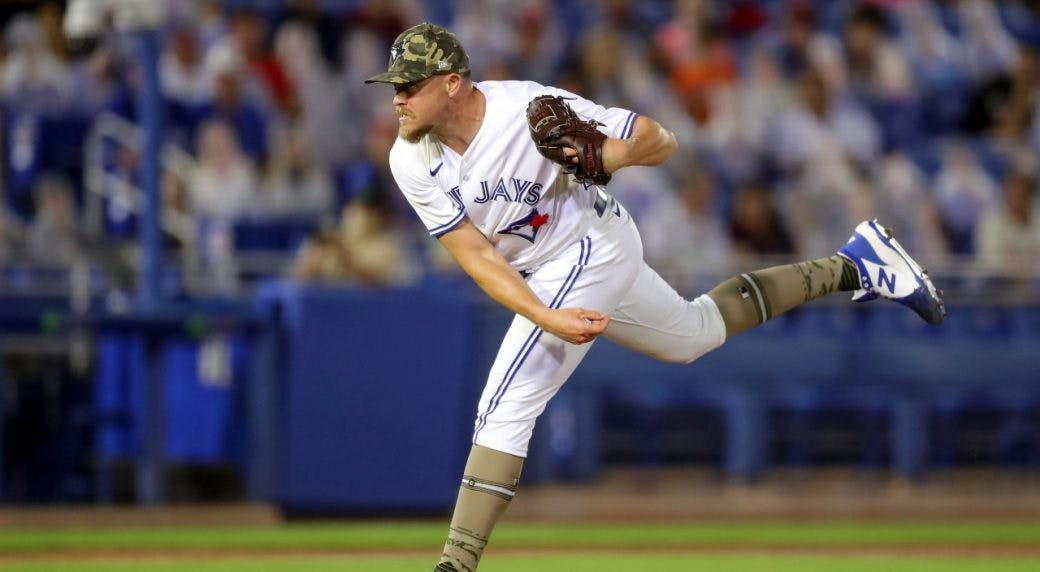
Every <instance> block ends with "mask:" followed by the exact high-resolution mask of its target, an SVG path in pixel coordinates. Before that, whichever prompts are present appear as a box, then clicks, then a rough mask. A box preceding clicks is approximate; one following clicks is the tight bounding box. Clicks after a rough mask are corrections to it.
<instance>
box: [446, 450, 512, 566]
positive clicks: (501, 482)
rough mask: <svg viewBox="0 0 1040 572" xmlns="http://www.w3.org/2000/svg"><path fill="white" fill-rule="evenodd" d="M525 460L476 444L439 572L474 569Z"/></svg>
mask: <svg viewBox="0 0 1040 572" xmlns="http://www.w3.org/2000/svg"><path fill="white" fill-rule="evenodd" d="M523 463H524V460H523V458H521V457H516V456H514V455H510V454H508V453H503V452H501V451H495V450H494V449H488V448H487V447H481V446H480V445H473V448H472V449H471V450H470V453H469V460H468V461H467V462H466V470H465V473H464V475H463V477H462V486H461V487H460V488H459V498H458V500H457V501H456V502H455V512H454V513H453V514H452V517H451V527H450V528H449V529H448V539H447V541H446V542H445V543H444V552H443V553H442V554H441V561H440V564H438V565H437V568H436V569H435V572H474V571H475V570H476V569H477V564H478V563H479V562H480V556H481V554H483V553H484V547H485V546H487V543H488V539H489V538H490V537H491V530H492V529H493V528H494V527H495V523H496V522H498V519H499V517H501V516H502V514H503V513H504V512H505V510H506V508H507V507H508V506H509V501H511V500H512V499H513V494H514V493H515V492H516V485H517V482H518V481H519V479H520V469H521V467H523Z"/></svg>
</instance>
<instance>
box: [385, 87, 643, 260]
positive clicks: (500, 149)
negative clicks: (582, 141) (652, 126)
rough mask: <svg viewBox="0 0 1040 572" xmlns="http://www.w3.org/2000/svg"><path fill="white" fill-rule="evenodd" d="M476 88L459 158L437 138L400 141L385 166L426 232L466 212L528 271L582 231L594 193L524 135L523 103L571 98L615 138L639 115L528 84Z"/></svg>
mask: <svg viewBox="0 0 1040 572" xmlns="http://www.w3.org/2000/svg"><path fill="white" fill-rule="evenodd" d="M476 86H477V89H479V90H480V91H481V92H482V93H483V94H484V96H485V98H486V100H487V107H486V109H485V112H484V120H483V122H482V123H481V126H480V129H479V130H478V131H477V135H476V136H475V137H474V138H473V141H472V142H471V143H470V145H469V147H468V148H467V149H466V152H465V153H464V154H463V155H461V156H460V155H459V154H458V153H456V152H455V151H453V150H452V149H450V148H449V147H448V146H446V145H443V144H442V143H441V142H440V141H438V140H437V138H436V136H432V135H427V136H425V137H423V138H422V139H421V140H420V141H419V142H418V143H409V142H407V141H405V140H404V139H401V138H398V139H397V142H396V143H395V144H394V147H393V149H392V150H391V151H390V168H391V170H392V171H393V174H394V179H395V180H396V181H397V185H398V186H399V187H400V188H401V191H402V192H403V193H404V195H405V197H407V199H408V201H409V202H410V203H411V205H412V207H413V208H414V209H415V212H416V213H418V215H419V218H420V219H421V220H422V222H423V223H424V224H425V225H426V228H427V229H428V230H429V231H430V234H432V235H433V236H440V235H441V234H444V233H446V232H448V231H450V230H451V229H453V228H455V227H456V226H457V225H458V224H459V223H460V222H462V220H463V218H464V217H465V216H469V219H470V221H472V222H473V224H474V225H475V226H476V227H477V228H478V229H480V231H481V232H482V233H484V235H485V236H486V237H487V238H488V240H490V241H491V243H492V244H493V245H495V248H496V249H497V250H498V252H499V253H501V254H502V256H503V257H505V259H506V260H507V261H509V262H510V263H511V264H512V265H513V267H514V268H516V269H517V270H520V271H527V270H532V269H534V268H537V267H539V266H540V265H542V264H543V263H545V262H546V261H547V260H549V259H551V258H552V257H554V256H555V255H557V254H558V253H560V252H562V251H563V249H565V248H566V247H568V246H570V245H571V244H573V243H574V241H575V240H577V239H580V238H581V236H583V233H584V229H586V228H587V227H588V221H587V220H585V219H587V218H588V217H589V214H588V213H589V210H590V208H591V207H592V205H593V203H594V202H595V200H596V197H597V190H596V188H595V187H592V186H590V187H586V186H585V185H583V184H581V183H578V182H577V181H575V180H574V178H573V177H571V176H570V175H567V174H565V173H563V172H562V170H561V167H560V166H559V165H557V164H555V163H553V162H552V161H549V160H548V159H546V158H545V157H543V156H542V155H541V154H540V153H539V152H538V149H537V148H536V147H535V144H534V141H532V139H531V136H530V134H529V132H528V126H527V113H526V110H527V104H528V102H530V101H531V100H532V99H534V98H535V97H536V96H539V95H544V94H549V95H561V96H564V97H567V98H571V99H570V100H569V101H568V103H569V104H570V106H571V107H572V108H573V109H574V111H575V113H577V114H578V115H579V116H580V117H581V118H582V119H593V120H596V121H598V122H600V123H602V124H604V125H603V126H602V127H600V130H601V131H603V132H604V133H606V134H607V135H608V136H610V137H615V138H626V137H628V136H629V135H630V134H631V131H632V127H633V125H634V124H635V119H636V114H635V113H633V112H631V111H628V110H625V109H618V108H611V109H607V108H604V107H602V106H600V105H597V104H595V103H593V102H591V101H589V100H587V99H584V98H581V97H578V96H577V95H574V94H572V93H569V92H567V91H564V90H561V89H557V88H553V87H547V86H543V85H540V84H538V83H535V82H530V81H485V82H480V83H477V84H476Z"/></svg>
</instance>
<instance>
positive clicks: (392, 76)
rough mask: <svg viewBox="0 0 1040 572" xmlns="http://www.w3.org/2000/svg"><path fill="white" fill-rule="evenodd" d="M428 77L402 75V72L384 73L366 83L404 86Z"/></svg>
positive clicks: (414, 74)
mask: <svg viewBox="0 0 1040 572" xmlns="http://www.w3.org/2000/svg"><path fill="white" fill-rule="evenodd" d="M427 77H429V76H427V75H422V74H417V73H401V72H383V73H381V74H379V75H374V76H372V77H370V78H368V79H366V80H365V83H389V84H393V85H404V84H406V83H412V82H413V81H419V80H421V79H426V78H427Z"/></svg>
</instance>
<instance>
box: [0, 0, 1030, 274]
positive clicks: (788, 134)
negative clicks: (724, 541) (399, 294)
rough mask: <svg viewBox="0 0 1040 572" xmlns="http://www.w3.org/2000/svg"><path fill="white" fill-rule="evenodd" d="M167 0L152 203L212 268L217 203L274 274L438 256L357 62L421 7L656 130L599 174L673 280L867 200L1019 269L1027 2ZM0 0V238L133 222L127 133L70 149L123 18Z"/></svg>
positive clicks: (224, 238) (865, 211)
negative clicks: (666, 132)
mask: <svg viewBox="0 0 1040 572" xmlns="http://www.w3.org/2000/svg"><path fill="white" fill-rule="evenodd" d="M166 1H167V2H168V6H169V14H168V16H169V18H168V22H167V24H166V25H165V26H164V27H163V30H162V54H161V59H160V62H159V74H160V86H161V92H162V96H163V102H162V103H163V111H164V122H165V125H166V131H165V139H166V141H167V142H168V143H169V144H170V145H172V146H175V147H176V148H177V149H181V150H183V151H184V152H185V155H184V156H186V157H189V158H190V159H189V160H185V161H180V162H178V161H167V163H168V164H167V168H166V169H165V170H164V177H163V185H162V196H163V210H164V230H165V233H166V238H167V245H168V247H169V248H170V250H171V252H178V251H179V252H182V253H184V252H186V253H187V254H190V255H192V256H193V257H195V258H197V259H198V262H197V263H198V265H199V266H200V268H202V269H206V268H209V269H210V270H211V274H212V273H213V272H212V271H213V270H220V271H221V272H222V273H223V274H222V275H221V276H222V277H221V276H217V278H216V280H217V281H218V282H219V283H220V284H221V285H222V286H223V287H228V288H235V287H236V286H237V282H236V280H237V278H236V276H235V274H236V273H235V272H234V269H236V268H238V265H239V263H240V262H241V260H242V259H244V257H245V250H246V249H247V248H248V246H249V245H247V244H244V242H243V235H242V233H241V232H236V231H235V229H236V228H238V225H241V224H243V222H244V221H245V222H249V223H250V224H253V225H259V228H260V229H261V230H263V229H264V228H265V227H264V226H263V225H264V224H265V222H264V221H269V224H270V226H269V229H270V230H269V232H270V233H276V232H282V231H284V229H286V228H291V229H299V228H306V229H307V232H306V233H305V235H302V236H301V240H288V241H287V242H286V244H281V245H279V246H280V247H282V248H284V249H286V250H287V251H288V256H287V258H286V262H285V264H283V265H282V268H280V269H275V270H276V272H287V273H291V274H293V275H295V276H296V277H298V278H301V279H310V280H353V281H357V282H361V283H365V284H407V283H411V282H414V281H416V280H418V279H421V278H422V276H423V275H424V273H427V272H432V271H438V270H440V269H444V268H446V267H448V266H449V265H447V264H446V263H445V261H444V260H443V253H442V252H440V251H439V250H438V249H436V248H431V247H430V242H431V240H430V239H428V238H426V237H425V233H424V232H423V230H422V228H421V227H420V226H419V224H418V222H417V219H416V218H415V216H414V215H413V214H412V212H411V210H410V208H409V207H408V206H407V204H406V203H405V202H404V200H403V199H402V197H401V196H400V193H398V191H397V189H396V187H395V185H394V182H393V179H392V177H391V176H390V173H389V171H388V166H387V161H386V157H387V153H388V151H389V148H390V146H391V145H392V144H393V141H394V138H395V136H396V123H397V122H396V118H395V116H394V114H393V110H392V106H391V98H392V94H393V92H392V90H391V88H389V87H386V86H376V87H373V86H366V85H364V84H363V83H362V80H363V79H364V78H366V77H368V76H370V75H373V74H375V73H378V72H379V71H381V70H383V69H385V66H386V62H387V59H388V53H389V52H388V50H389V46H390V44H391V43H392V41H393V39H394V37H395V36H396V35H397V34H398V33H399V32H400V31H401V30H403V29H404V28H406V27H408V26H409V25H411V24H413V23H416V22H419V21H423V20H430V21H434V22H437V23H440V24H443V25H446V26H447V27H449V28H451V29H453V30H454V31H455V32H456V33H457V34H458V36H459V37H460V39H461V40H462V42H463V45H464V46H466V48H467V51H468V53H469V55H470V59H471V65H472V68H473V77H474V79H476V80H478V81H479V80H484V79H511V78H512V79H529V80H534V81H538V82H541V83H545V84H550V85H556V86H558V87H562V88H565V89H569V90H572V91H574V92H575V93H578V94H580V95H583V96H585V97H588V98H590V99H593V100H594V101H596V102H598V103H600V104H602V105H605V106H619V107H624V108H628V109H632V110H635V111H637V112H640V113H644V114H647V115H649V116H651V117H653V118H655V119H657V120H658V121H660V122H661V123H663V124H664V125H665V126H666V127H668V128H669V129H671V130H673V131H674V132H675V133H676V135H677V136H678V138H679V142H680V151H679V153H678V154H677V156H676V157H674V158H673V159H671V160H670V161H669V162H668V163H666V164H665V166H663V167H659V168H654V169H648V168H630V169H626V170H623V171H621V172H619V173H618V174H617V175H616V176H615V177H614V179H613V181H612V182H611V183H610V185H609V186H608V190H609V191H610V192H611V193H612V194H614V195H615V196H617V197H618V198H619V199H620V200H621V201H622V202H623V203H624V204H625V205H626V206H627V208H628V209H629V211H630V212H631V213H632V214H633V216H634V217H635V218H636V220H637V222H638V223H639V227H640V229H641V232H642V233H643V240H644V243H645V252H646V257H647V259H648V261H649V262H650V263H651V264H652V265H653V266H655V267H656V268H658V269H659V271H661V272H662V273H663V274H664V275H665V276H666V277H668V278H670V279H672V280H673V281H678V282H679V283H680V284H683V283H685V284H687V285H689V284H690V283H689V280H691V278H690V277H695V276H697V275H701V274H708V275H712V276H717V275H719V274H724V273H728V272H730V271H733V270H736V269H741V268H746V267H748V266H749V265H754V264H758V263H760V262H761V260H762V257H772V256H776V257H777V258H778V259H784V260H788V259H791V258H794V257H798V258H804V257H816V256H823V255H827V254H829V253H832V252H833V251H834V250H835V249H836V248H837V247H838V246H839V245H840V244H842V243H843V242H844V241H845V240H846V239H847V238H848V235H849V233H850V231H851V229H852V228H853V227H854V226H855V224H856V222H858V221H859V220H862V219H863V218H867V217H875V216H876V217H878V218H880V219H881V221H882V222H883V223H885V224H886V225H888V226H890V227H892V228H893V229H894V231H895V232H896V233H897V236H898V237H899V238H900V240H901V242H903V244H904V245H905V246H906V247H907V248H908V249H910V250H911V251H913V252H914V253H915V254H916V255H918V256H919V258H920V259H922V261H923V262H924V263H925V264H927V265H929V266H936V267H940V268H951V267H955V268H959V269H973V270H979V269H981V270H983V271H986V272H994V273H1001V274H1024V275H1028V276H1035V275H1038V274H1040V218H1038V217H1040V210H1038V205H1040V201H1038V199H1037V197H1036V195H1037V184H1038V183H1037V180H1038V179H1037V166H1038V158H1040V58H1038V53H1040V52H1038V49H1040V3H1037V2H1030V1H1027V0H1003V1H1001V0H997V1H986V0H933V1H923V0H874V1H866V0H864V1H855V0H820V1H816V2H812V1H808V0H804V1H803V0H757V1H756V0H725V1H714V2H711V1H706V0H673V1H664V0H642V1H637V0H602V1H595V0H559V1H555V2H553V1H549V0H508V1H506V0H488V1H477V0H454V1H453V0H426V1H422V0H397V1H379V0H324V1H320V0H266V1H261V0H256V1H252V2H250V1H246V0H238V1H231V0H226V1H218V0H166ZM2 10H3V12H2V14H0V15H2V17H3V18H4V19H5V24H4V30H3V51H2V53H0V97H2V103H3V116H2V121H3V125H2V134H3V149H4V164H3V167H4V168H3V198H4V201H3V206H2V210H0V263H11V262H13V261H20V260H32V261H35V262H39V263H45V264H67V263H69V262H70V261H71V260H74V259H76V258H77V257H83V256H90V255H91V254H90V253H88V252H85V250H87V249H90V248H94V250H95V251H96V250H99V249H101V250H106V251H112V250H113V249H118V245H119V244H121V243H122V244H132V240H133V237H134V232H135V230H134V229H135V224H136V216H135V214H134V213H135V210H136V206H137V205H138V204H139V203H140V201H139V197H138V191H137V186H138V185H137V174H136V167H137V165H138V162H139V150H138V149H136V148H135V147H134V145H133V144H132V142H130V143H127V142H125V141H124V142H123V143H119V142H116V141H109V140H104V139H102V142H103V144H102V145H101V146H100V151H99V153H98V154H97V162H98V163H100V164H99V165H91V164H87V163H88V160H87V159H85V156H87V155H90V154H89V153H85V152H84V149H85V148H86V147H89V146H90V144H91V141H92V137H91V133H94V132H96V131H97V130H98V124H99V123H100V122H101V119H100V118H102V117H108V118H116V119H115V120H114V122H115V123H116V124H118V123H119V119H121V120H124V121H128V122H131V123H132V122H134V121H136V116H137V111H136V109H137V108H136V105H135V104H136V99H135V98H136V96H137V93H138V90H139V89H140V85H141V65H140V60H139V57H138V54H137V52H136V51H135V44H134V42H133V38H132V37H129V36H126V35H122V34H119V33H115V32H113V33H109V34H106V35H104V36H103V37H101V38H100V39H99V41H98V42H96V45H79V44H78V43H74V42H70V41H69V40H68V39H67V38H66V37H65V36H64V35H63V34H62V31H61V18H62V10H63V8H62V3H60V2H44V3H39V2H31V3H30V2H14V3H8V4H5V5H4V7H3V8H2ZM92 169H99V170H100V172H101V173H102V174H103V176H101V177H97V178H96V179H97V181H100V182H99V183H97V184H96V185H94V187H95V188H89V187H91V185H88V184H87V182H88V181H90V180H94V179H92V178H91V177H90V176H89V174H90V173H91V172H92V171H91V170H92ZM286 220H292V221H303V224H302V225H300V224H298V225H286V224H285V221H286ZM178 221H179V222H178ZM294 236H295V235H294ZM261 242H262V241H261ZM114 245H115V246H114ZM290 259H291V260H290ZM229 270H230V271H231V274H232V275H231V276H226V274H228V272H229ZM221 272H217V273H216V274H221ZM684 281H686V282H684Z"/></svg>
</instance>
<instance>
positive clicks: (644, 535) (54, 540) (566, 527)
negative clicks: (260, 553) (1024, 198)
mask: <svg viewBox="0 0 1040 572" xmlns="http://www.w3.org/2000/svg"><path fill="white" fill-rule="evenodd" d="M446 526H447V525H446V524H445V523H442V522H421V523H417V522H376V523H367V522H366V523H335V524H291V525H286V526H275V527H236V528H231V527H209V528H207V527H191V528H139V529H104V528H101V529H92V530H85V529H78V528H67V529H50V530H3V531H2V532H0V554H3V553H14V552H27V551H28V552H39V551H53V550H91V549H99V550H121V549H140V550H178V549H183V550H199V549H202V550H221V549H227V550H248V549H264V550H266V551H271V550H279V549H287V550H288V549H293V550H300V549H328V550H349V549H376V550H393V549H396V548H420V549H421V548H425V547H437V546H440V543H441V542H442V541H443V540H444V534H445V531H446ZM493 542H494V545H495V546H501V547H527V546H540V547H549V548H552V547H571V546H574V545H581V546H589V547H595V546H632V547H636V546H696V545H704V544H727V545H736V546H740V545H749V546H762V545H801V546H816V545H845V546H866V545H879V544H881V545H884V544H900V545H906V544H946V545H951V544H957V545H959V544H972V543H975V544H1032V545H1040V522H999V523H997V522H994V523H987V522H969V523H963V522H959V523H921V522H914V523H891V522H885V523H872V522H865V523H861V522H822V523H767V524H762V523H696V524H689V523H666V524H645V523H642V524H580V525H572V524H558V525H551V524H510V523H507V524H503V525H501V526H499V527H498V528H497V529H496V530H495V535H494V540H493Z"/></svg>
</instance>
